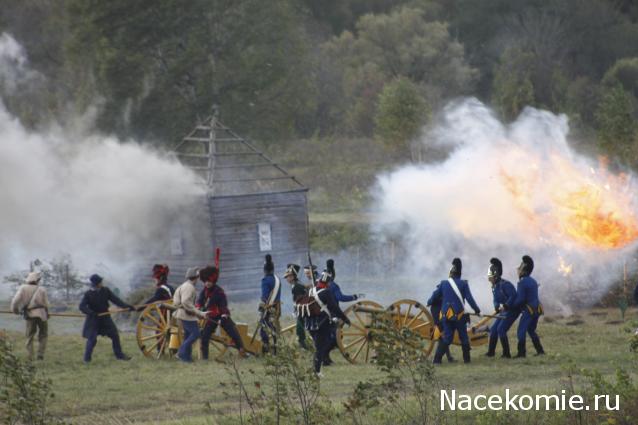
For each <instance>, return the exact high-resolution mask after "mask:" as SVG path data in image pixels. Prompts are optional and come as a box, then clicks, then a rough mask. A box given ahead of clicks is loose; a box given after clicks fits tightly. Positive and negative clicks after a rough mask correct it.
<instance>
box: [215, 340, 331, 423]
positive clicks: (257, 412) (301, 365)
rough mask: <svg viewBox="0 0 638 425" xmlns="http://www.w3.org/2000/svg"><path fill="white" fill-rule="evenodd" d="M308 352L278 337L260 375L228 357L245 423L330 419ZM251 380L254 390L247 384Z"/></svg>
mask: <svg viewBox="0 0 638 425" xmlns="http://www.w3.org/2000/svg"><path fill="white" fill-rule="evenodd" d="M271 336H272V335H271ZM310 355H311V353H310V354H309V353H306V352H302V351H300V350H299V348H298V347H297V346H296V345H295V346H290V345H288V344H286V343H285V341H283V338H282V337H279V338H278V339H277V344H276V354H267V355H266V357H265V364H264V370H263V375H261V374H257V373H256V372H255V371H254V370H253V369H249V370H248V371H246V370H242V369H240V368H239V367H238V364H237V361H236V360H235V359H231V360H230V361H228V362H227V368H228V370H229V372H230V374H231V376H233V378H234V379H233V381H232V386H233V387H234V388H235V391H237V396H236V397H237V401H238V410H239V416H240V421H241V422H242V423H243V421H244V416H245V417H246V420H247V421H248V423H251V424H263V423H271V422H273V423H277V424H279V423H282V422H283V423H293V422H294V423H303V424H305V425H311V424H326V423H332V422H333V421H334V420H335V418H338V417H339V414H338V413H337V414H335V412H334V410H333V409H332V408H331V404H330V402H329V401H328V400H326V399H324V396H323V395H322V393H321V391H320V381H319V377H318V376H317V375H316V374H315V373H314V371H313V369H312V361H311V358H310ZM249 380H252V381H253V382H252V386H253V387H254V391H251V389H250V388H249V387H250V386H251V384H250V383H249Z"/></svg>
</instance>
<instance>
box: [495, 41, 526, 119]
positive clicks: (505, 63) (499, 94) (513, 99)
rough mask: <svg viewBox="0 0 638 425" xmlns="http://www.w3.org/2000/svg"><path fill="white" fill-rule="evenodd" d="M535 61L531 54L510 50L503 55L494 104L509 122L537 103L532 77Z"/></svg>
mask: <svg viewBox="0 0 638 425" xmlns="http://www.w3.org/2000/svg"><path fill="white" fill-rule="evenodd" d="M533 61H534V57H533V55H532V54H531V53H529V52H524V51H521V50H519V49H509V50H507V51H505V53H503V56H502V57H501V61H500V64H499V65H498V67H497V68H496V71H495V73H494V85H493V88H492V103H493V104H494V106H495V107H496V109H497V110H498V111H499V112H500V114H501V115H502V116H503V117H504V118H505V119H507V120H512V119H514V118H516V117H517V116H518V114H520V112H521V111H522V110H523V108H524V107H525V106H528V105H534V103H535V98H534V85H533V84H532V75H531V72H532V71H531V68H532V66H533Z"/></svg>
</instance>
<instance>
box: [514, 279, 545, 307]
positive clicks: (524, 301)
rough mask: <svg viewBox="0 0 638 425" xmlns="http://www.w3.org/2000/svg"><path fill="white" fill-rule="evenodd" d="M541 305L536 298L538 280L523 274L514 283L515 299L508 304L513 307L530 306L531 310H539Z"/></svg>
mask: <svg viewBox="0 0 638 425" xmlns="http://www.w3.org/2000/svg"><path fill="white" fill-rule="evenodd" d="M540 305H541V302H540V300H539V299H538V282H536V280H535V279H534V278H533V277H531V276H524V277H522V278H521V280H519V281H518V284H517V285H516V299H515V300H514V302H513V304H511V305H510V304H508V306H510V307H513V308H520V309H521V310H523V309H524V308H526V307H527V308H528V309H529V308H531V309H532V310H533V311H537V312H538V311H539V306H540Z"/></svg>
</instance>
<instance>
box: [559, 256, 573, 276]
mask: <svg viewBox="0 0 638 425" xmlns="http://www.w3.org/2000/svg"><path fill="white" fill-rule="evenodd" d="M558 263H559V264H558V272H559V273H560V274H562V275H563V276H565V277H567V276H569V275H570V274H572V270H573V268H574V266H572V265H571V264H567V263H565V260H564V259H563V257H561V255H560V254H559V255H558Z"/></svg>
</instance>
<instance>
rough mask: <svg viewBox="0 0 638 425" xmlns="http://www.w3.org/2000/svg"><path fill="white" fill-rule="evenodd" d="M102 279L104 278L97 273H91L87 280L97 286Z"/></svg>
mask: <svg viewBox="0 0 638 425" xmlns="http://www.w3.org/2000/svg"><path fill="white" fill-rule="evenodd" d="M103 280H104V279H103V278H102V276H100V275H99V274H94V275H91V277H90V278H89V281H90V282H91V286H97V285H99V284H100V283H102V281H103Z"/></svg>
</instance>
